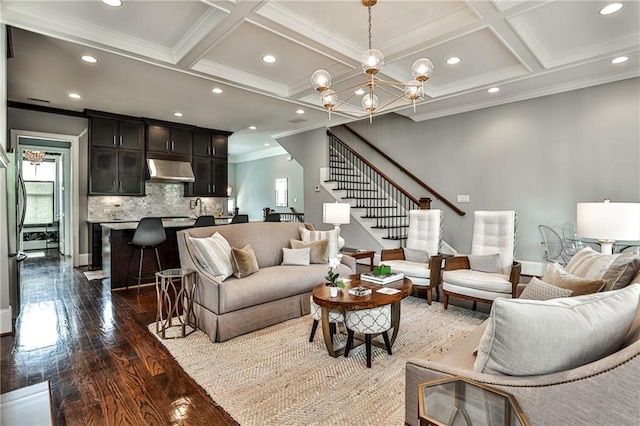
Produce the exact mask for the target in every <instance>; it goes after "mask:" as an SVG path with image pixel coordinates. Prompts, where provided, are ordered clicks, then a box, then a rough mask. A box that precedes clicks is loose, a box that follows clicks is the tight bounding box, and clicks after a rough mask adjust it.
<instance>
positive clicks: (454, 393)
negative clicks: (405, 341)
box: [418, 377, 529, 426]
mask: <svg viewBox="0 0 640 426" xmlns="http://www.w3.org/2000/svg"><path fill="white" fill-rule="evenodd" d="M418 411H419V419H420V426H432V425H433V426H444V425H449V426H453V425H456V426H457V425H467V426H495V425H504V426H529V421H528V420H527V418H526V417H525V415H524V413H523V412H522V409H521V408H520V406H519V405H518V402H517V401H516V399H515V398H514V397H513V395H511V394H509V393H507V392H504V391H502V390H500V389H496V388H494V387H491V386H487V385H485V384H483V383H478V382H475V381H473V380H469V379H465V378H462V377H452V378H446V379H440V380H434V381H430V382H426V383H421V384H419V385H418Z"/></svg>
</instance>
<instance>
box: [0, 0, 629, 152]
mask: <svg viewBox="0 0 640 426" xmlns="http://www.w3.org/2000/svg"><path fill="white" fill-rule="evenodd" d="M122 1H123V4H122V5H121V6H119V7H110V6H107V5H105V4H104V3H102V2H101V1H99V0H86V1H37V0H36V1H33V0H31V1H21V0H1V1H0V13H1V14H0V20H1V21H2V22H3V23H6V24H8V25H10V26H12V27H14V29H13V31H12V40H13V52H14V57H13V58H11V59H9V60H8V61H7V93H8V98H9V100H12V101H17V102H24V103H31V104H36V105H46V106H50V107H54V108H63V109H68V110H76V111H82V110H83V109H85V108H89V109H96V110H103V111H110V112H117V113H121V114H127V115H134V116H142V117H153V118H158V119H164V120H168V121H178V122H184V123H188V124H193V125H198V126H202V127H208V128H215V129H220V130H227V131H231V132H234V135H233V136H232V138H231V146H230V152H231V154H233V155H243V154H250V153H253V152H255V151H260V150H266V149H273V148H274V147H276V148H277V143H276V142H275V141H274V140H273V138H274V137H275V138H277V137H279V136H283V135H287V134H291V133H294V132H300V131H304V130H308V129H312V128H317V127H324V126H328V125H329V126H330V125H336V124H339V123H342V122H345V121H352V120H356V119H359V118H362V115H358V114H357V113H352V114H345V113H333V114H332V116H331V121H329V116H328V114H327V112H326V111H325V110H324V108H322V107H321V105H320V96H319V94H318V93H317V92H315V91H314V90H313V89H312V88H311V85H310V76H311V74H312V73H313V72H314V71H315V70H316V69H320V68H322V69H326V70H328V71H330V72H331V74H332V76H333V87H334V88H340V87H346V86H349V85H355V84H358V83H359V82H362V81H364V75H363V73H362V71H361V68H360V57H361V55H362V52H363V51H364V50H366V49H367V42H368V40H367V10H366V8H365V7H363V6H362V4H361V2H360V1H359V0H349V1H347V0H342V1H329V0H316V1H302V0H300V1H280V0H271V1H251V0H229V1H212V0H207V1H137V0H136V1H133V0H122ZM608 3H609V2H605V1H596V0H589V1H580V0H569V1H510V0H483V1H459V0H446V1H403V0H379V1H378V4H377V5H376V6H374V7H373V8H372V25H373V38H372V43H373V47H374V48H377V49H379V50H381V51H382V52H383V53H384V55H385V65H384V67H383V69H382V71H381V74H382V75H381V76H380V77H382V78H383V79H385V80H395V81H400V82H406V81H409V80H411V79H412V77H411V75H410V67H411V64H412V63H413V61H414V60H415V59H417V58H419V57H427V58H429V59H431V61H432V62H433V63H434V65H435V72H434V74H433V76H432V78H431V79H429V80H428V81H427V82H426V83H425V94H426V96H425V98H424V100H423V101H421V102H419V103H418V104H417V106H416V108H415V112H414V109H413V107H411V106H407V105H406V104H401V105H400V106H398V107H397V108H395V109H393V111H394V112H396V113H398V114H401V115H403V116H406V117H408V118H410V119H412V120H414V121H422V120H428V119H432V118H436V117H441V116H445V115H450V114H456V113H460V112H465V111H471V110H475V109H480V108H486V107H491V106H494V105H500V104H505V103H509V102H514V101H518V100H524V99H529V98H534V97H538V96H544V95H549V94H553V93H558V92H562V91H567V90H573V89H578V88H582V87H587V86H592V85H597V84H603V83H608V82H612V81H617V80H622V79H627V78H632V77H638V76H639V75H640V60H639V57H640V2H638V1H637V0H633V1H623V2H622V3H623V8H622V9H621V10H620V11H618V12H616V13H613V14H611V15H601V14H600V13H599V11H600V9H601V8H602V7H603V6H605V5H606V4H608ZM267 54H270V55H273V56H275V58H276V62H275V63H265V62H263V60H262V58H263V57H264V56H265V55H267ZM82 55H92V56H94V57H95V58H97V59H98V62H97V63H95V64H88V63H85V62H83V61H82V60H81V59H80V57H81V56H82ZM453 56H455V57H458V58H460V62H459V63H458V64H455V65H449V64H447V62H446V61H447V59H449V58H451V57H453ZM619 56H627V57H628V58H629V59H628V60H627V61H626V62H624V63H620V64H612V63H611V60H612V59H614V58H616V57H619ZM492 87H497V88H499V89H500V90H499V91H498V92H496V93H488V91H487V90H488V89H489V88H492ZM213 88H220V89H222V90H223V93H221V94H214V93H212V91H211V90H212V89H213ZM69 93H78V94H79V95H80V96H81V98H80V99H71V98H69V97H68V94H69ZM299 109H302V110H304V114H300V113H297V112H296V111H297V110H299ZM175 112H180V113H182V114H183V116H182V117H180V118H178V117H175V116H174V113H175ZM374 120H375V117H374ZM250 126H255V127H256V129H255V130H252V129H250ZM267 143H268V144H270V145H269V146H265V144H267Z"/></svg>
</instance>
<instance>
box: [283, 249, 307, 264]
mask: <svg viewBox="0 0 640 426" xmlns="http://www.w3.org/2000/svg"><path fill="white" fill-rule="evenodd" d="M310 252H311V249H310V248H309V247H306V248H301V249H289V248H286V247H283V248H282V264H283V265H293V266H306V265H309V264H310V263H309V257H310V255H309V253H310Z"/></svg>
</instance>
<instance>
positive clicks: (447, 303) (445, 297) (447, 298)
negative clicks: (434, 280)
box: [444, 293, 449, 309]
mask: <svg viewBox="0 0 640 426" xmlns="http://www.w3.org/2000/svg"><path fill="white" fill-rule="evenodd" d="M448 306H449V295H448V294H447V293H445V294H444V308H445V309H447V307H448Z"/></svg>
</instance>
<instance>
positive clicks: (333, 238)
mask: <svg viewBox="0 0 640 426" xmlns="http://www.w3.org/2000/svg"><path fill="white" fill-rule="evenodd" d="M300 236H301V237H302V241H304V242H307V243H308V242H311V241H320V240H328V241H329V244H328V246H327V258H328V259H331V258H334V257H336V256H337V255H338V231H337V230H336V229H331V230H330V231H310V230H309V229H307V228H305V227H303V226H301V227H300Z"/></svg>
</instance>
